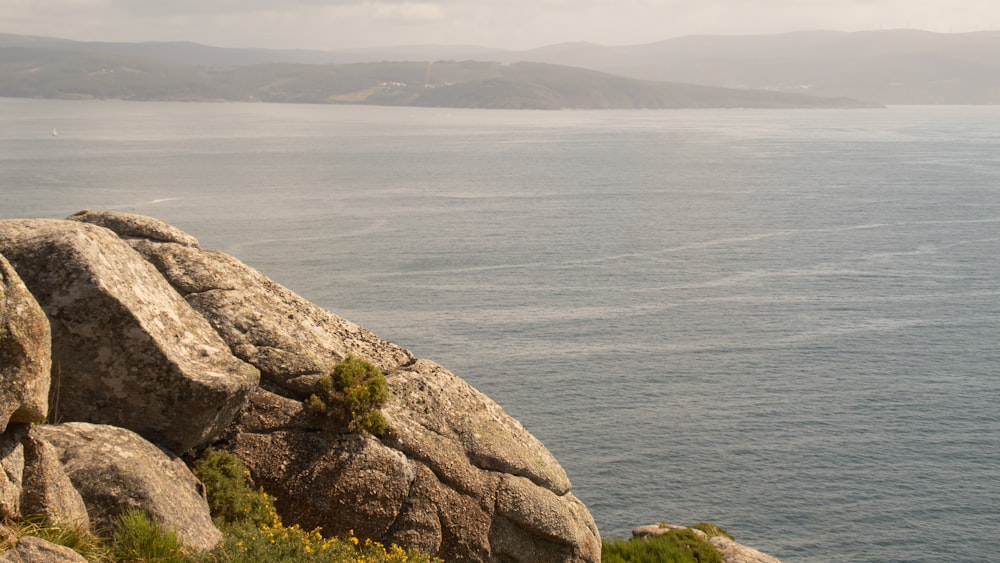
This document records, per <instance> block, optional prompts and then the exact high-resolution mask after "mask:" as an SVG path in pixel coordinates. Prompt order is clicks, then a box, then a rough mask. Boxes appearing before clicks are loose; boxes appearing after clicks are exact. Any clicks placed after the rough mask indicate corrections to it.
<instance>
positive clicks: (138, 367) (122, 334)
mask: <svg viewBox="0 0 1000 563" xmlns="http://www.w3.org/2000/svg"><path fill="white" fill-rule="evenodd" d="M0 252H3V253H4V254H5V255H6V256H7V257H8V258H9V259H10V261H11V263H13V264H14V265H15V267H16V268H17V270H18V273H19V274H20V275H21V278H22V279H23V280H24V282H25V284H26V285H27V286H28V288H29V289H30V290H31V292H32V293H33V294H34V296H35V297H36V299H37V300H38V302H39V303H40V304H41V306H42V309H43V310H44V311H45V313H46V314H47V315H48V317H49V320H50V323H51V325H52V342H53V345H52V357H53V378H54V381H53V385H54V386H55V387H56V388H57V390H56V393H55V394H57V395H58V403H57V404H55V405H54V407H55V408H56V413H55V414H56V420H57V421H62V420H69V421H88V422H98V423H105V424H114V425H118V426H122V427H125V428H130V429H132V430H135V431H137V432H139V433H141V434H142V435H144V436H146V437H147V438H149V439H150V440H152V441H155V442H157V443H159V444H161V445H164V446H166V447H168V448H171V449H173V450H175V451H185V450H187V449H189V448H192V447H195V446H199V445H203V444H206V443H208V442H209V441H211V440H212V439H213V438H214V437H215V436H217V435H218V434H219V433H220V432H221V431H222V430H223V429H225V427H226V426H228V424H229V423H230V422H231V421H232V420H233V417H234V416H235V415H236V414H237V412H239V409H240V408H241V407H242V405H243V404H244V402H245V400H246V396H247V395H248V394H249V392H250V391H251V390H252V389H253V388H254V387H255V386H256V383H257V381H258V378H259V374H258V372H257V370H256V369H254V368H253V367H252V366H250V365H248V364H246V363H244V362H241V361H239V360H237V359H236V358H235V357H233V355H232V354H231V353H230V351H229V347H228V346H227V345H226V344H225V343H224V342H223V341H222V340H221V339H220V338H219V336H218V334H216V333H215V331H214V330H213V329H212V327H211V326H210V325H209V324H208V323H207V322H206V321H205V319H204V318H202V317H201V316H200V315H198V314H197V313H196V312H195V311H194V310H192V309H191V307H190V306H189V305H188V304H187V302H186V301H184V299H183V298H181V297H180V295H178V294H177V292H176V291H175V290H174V289H173V288H172V287H171V286H170V285H169V284H168V283H166V281H165V280H164V279H163V278H162V276H160V275H159V273H158V272H157V271H156V269H155V268H153V267H152V266H150V264H149V263H148V262H147V261H146V260H144V259H143V258H142V257H141V256H140V255H139V254H138V253H136V252H135V251H134V250H133V249H132V248H131V247H130V246H129V245H128V244H126V243H125V242H123V241H122V240H121V239H119V238H118V237H117V236H116V235H115V234H114V233H113V232H111V231H109V230H107V229H105V228H102V227H97V226H94V225H89V224H85V223H80V222H76V221H56V220H41V219H40V220H25V221H20V220H7V221H0Z"/></svg>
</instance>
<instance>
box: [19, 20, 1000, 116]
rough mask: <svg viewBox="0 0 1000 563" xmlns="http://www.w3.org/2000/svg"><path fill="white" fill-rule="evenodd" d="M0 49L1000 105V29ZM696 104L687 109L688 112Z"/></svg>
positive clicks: (48, 44)
mask: <svg viewBox="0 0 1000 563" xmlns="http://www.w3.org/2000/svg"><path fill="white" fill-rule="evenodd" d="M0 48H28V49H45V50H50V51H52V50H58V51H63V52H68V53H76V54H81V55H91V56H95V57H103V56H112V57H126V58H130V59H142V60H143V61H146V63H144V64H150V63H152V62H159V63H170V64H175V65H186V66H191V67H198V68H200V69H216V70H218V69H235V68H236V67H241V66H253V65H260V64H265V63H268V64H280V63H289V64H314V65H315V64H323V65H327V64H347V63H371V62H382V61H424V62H426V61H465V60H479V61H491V62H504V63H517V62H535V63H547V64H553V65H560V66H569V67H578V68H585V69H589V70H596V71H600V72H605V73H608V74H613V75H616V76H622V77H628V78H634V79H638V80H644V81H656V82H668V83H675V84H676V83H685V84H700V85H704V86H716V87H724V88H732V89H751V90H766V91H771V92H782V93H798V94H809V95H815V96H820V97H828V98H852V99H856V100H867V101H873V102H880V103H886V104H1000V57H998V56H996V54H997V53H1000V31H990V32H978V33H956V34H946V33H931V32H927V31H917V30H905V29H902V30H884V31H865V32H854V33H844V32H836V31H803V32H795V33H785V34H778V35H756V36H689V37H680V38H676V39H669V40H666V41H660V42H657V43H650V44H644V45H625V46H614V47H608V46H602V45H596V44H593V43H562V44H558V45H549V46H545V47H541V48H538V49H531V50H527V51H505V50H500V49H490V48H487V47H475V46H467V45H454V46H452V45H419V46H398V47H381V48H367V49H351V50H340V51H331V52H324V51H306V50H268V49H223V48H218V47H209V46H206V45H198V44H195V43H98V42H77V41H67V40H63V39H52V38H45V37H25V36H17V35H4V34H0ZM0 56H2V55H0ZM520 86H521V87H522V88H521V89H522V90H524V92H521V93H522V94H524V93H525V92H527V91H529V90H530V91H535V92H536V94H537V95H538V96H541V98H544V99H549V100H550V101H551V98H550V95H549V94H547V93H544V92H542V91H540V90H539V89H538V88H537V87H538V86H539V85H538V84H522V85H520ZM471 87H473V85H467V87H466V88H465V90H468V89H469V88H471ZM454 90H455V95H456V96H459V97H462V98H468V96H469V95H470V92H469V91H466V92H465V93H463V94H458V93H457V90H459V89H458V88H455V89H454ZM484 93H485V94H490V91H486V90H484ZM248 95H250V94H248ZM437 95H439V94H435V96H437ZM433 97H434V96H429V97H428V98H427V99H431V98H433ZM529 97H535V95H532V96H529ZM611 97H612V98H614V97H615V96H611ZM778 99H780V98H778ZM696 102H698V100H689V101H688V103H689V104H690V105H696ZM539 103H542V100H541V99H540V100H539ZM546 103H547V102H546Z"/></svg>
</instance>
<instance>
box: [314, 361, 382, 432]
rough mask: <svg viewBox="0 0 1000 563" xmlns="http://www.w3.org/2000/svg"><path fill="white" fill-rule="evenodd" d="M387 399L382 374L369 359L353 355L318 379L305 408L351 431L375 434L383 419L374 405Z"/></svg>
mask: <svg viewBox="0 0 1000 563" xmlns="http://www.w3.org/2000/svg"><path fill="white" fill-rule="evenodd" d="M387 400H389V387H388V384H387V383H386V380H385V374H383V373H382V371H381V370H380V369H378V368H377V367H375V366H374V365H373V364H372V363H371V362H369V361H367V360H363V359H361V358H358V357H356V356H353V355H348V356H347V357H346V358H344V361H343V362H341V363H340V364H338V365H337V367H336V368H334V370H333V373H332V374H331V375H327V376H324V377H322V378H320V380H319V383H317V385H316V388H315V389H314V392H313V394H312V395H310V397H309V399H308V400H306V402H305V406H306V409H307V410H309V411H310V412H314V413H319V414H324V415H326V416H328V417H330V418H331V419H333V420H335V421H337V422H338V423H340V424H345V425H347V426H348V428H350V429H351V430H355V431H357V430H364V431H366V432H370V433H371V434H374V435H375V436H381V435H382V434H384V433H385V428H386V420H385V417H384V416H383V415H382V413H381V412H379V410H378V408H379V407H381V406H382V405H384V404H385V402H386V401H387Z"/></svg>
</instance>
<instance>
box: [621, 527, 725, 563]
mask: <svg viewBox="0 0 1000 563" xmlns="http://www.w3.org/2000/svg"><path fill="white" fill-rule="evenodd" d="M601 562H602V563H721V562H722V554H721V553H719V551H718V550H717V549H715V546H713V545H712V544H711V543H709V542H708V541H706V540H703V539H701V538H700V537H698V536H697V535H696V534H695V533H694V532H693V531H691V530H688V529H684V528H681V529H677V530H670V531H669V532H667V533H665V534H663V535H660V536H652V537H648V538H632V539H630V540H627V541H626V540H621V539H615V540H610V541H609V540H603V541H602V545H601Z"/></svg>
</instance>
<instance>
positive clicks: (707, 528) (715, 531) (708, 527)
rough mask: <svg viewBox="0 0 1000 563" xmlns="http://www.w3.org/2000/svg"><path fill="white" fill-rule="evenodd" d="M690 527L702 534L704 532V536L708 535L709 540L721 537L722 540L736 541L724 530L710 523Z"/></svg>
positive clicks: (700, 523)
mask: <svg viewBox="0 0 1000 563" xmlns="http://www.w3.org/2000/svg"><path fill="white" fill-rule="evenodd" d="M690 527H691V528H694V529H695V530H701V531H702V532H705V533H706V534H708V537H710V538H714V537H715V536H722V537H724V538H727V539H730V540H733V541H736V538H734V537H733V536H731V535H730V534H729V532H727V531H726V530H724V529H723V528H722V527H720V526H719V525H717V524H713V523H711V522H698V523H697V524H695V525H694V526H690Z"/></svg>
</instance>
